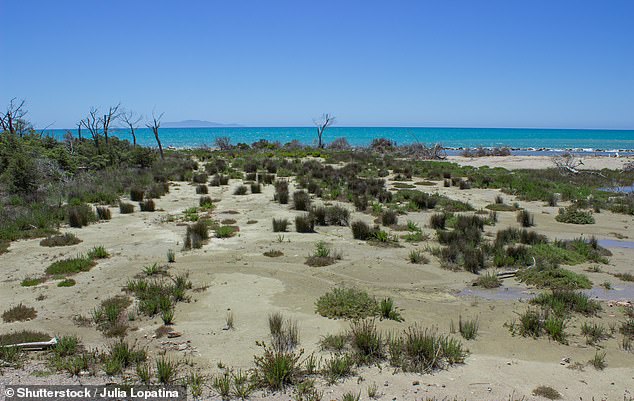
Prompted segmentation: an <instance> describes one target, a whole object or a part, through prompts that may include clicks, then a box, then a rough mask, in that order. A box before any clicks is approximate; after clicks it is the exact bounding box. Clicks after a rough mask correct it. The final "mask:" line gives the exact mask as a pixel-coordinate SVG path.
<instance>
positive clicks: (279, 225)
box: [273, 218, 290, 233]
mask: <svg viewBox="0 0 634 401" xmlns="http://www.w3.org/2000/svg"><path fill="white" fill-rule="evenodd" d="M289 224H290V222H289V221H288V219H275V218H274V219H273V232H274V233H278V232H286V229H287V227H288V225H289Z"/></svg>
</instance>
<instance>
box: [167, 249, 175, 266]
mask: <svg viewBox="0 0 634 401" xmlns="http://www.w3.org/2000/svg"><path fill="white" fill-rule="evenodd" d="M174 262H176V252H174V250H173V249H168V250H167V263H174Z"/></svg>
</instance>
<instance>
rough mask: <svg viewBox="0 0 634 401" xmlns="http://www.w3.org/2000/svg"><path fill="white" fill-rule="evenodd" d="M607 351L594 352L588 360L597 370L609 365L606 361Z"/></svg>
mask: <svg viewBox="0 0 634 401" xmlns="http://www.w3.org/2000/svg"><path fill="white" fill-rule="evenodd" d="M605 355H606V352H605V351H597V352H595V353H594V357H593V358H592V359H590V360H589V361H588V362H589V363H590V365H592V366H593V367H594V368H595V369H596V370H603V369H605V368H606V366H608V364H607V363H606V362H605Z"/></svg>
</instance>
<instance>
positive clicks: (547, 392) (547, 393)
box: [533, 386, 562, 400]
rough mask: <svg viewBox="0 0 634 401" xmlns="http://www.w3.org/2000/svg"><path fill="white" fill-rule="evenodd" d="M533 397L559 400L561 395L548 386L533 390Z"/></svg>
mask: <svg viewBox="0 0 634 401" xmlns="http://www.w3.org/2000/svg"><path fill="white" fill-rule="evenodd" d="M533 395H536V396H539V397H544V398H548V399H549V400H560V399H561V398H562V397H561V394H559V391H557V390H555V389H554V388H552V387H550V386H539V387H537V388H535V389H534V390H533Z"/></svg>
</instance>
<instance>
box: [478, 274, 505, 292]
mask: <svg viewBox="0 0 634 401" xmlns="http://www.w3.org/2000/svg"><path fill="white" fill-rule="evenodd" d="M475 285H477V286H479V287H482V288H497V287H499V286H501V285H502V280H500V278H499V277H498V276H497V274H495V273H488V272H487V273H486V274H484V275H480V276H478V278H477V279H476V281H475Z"/></svg>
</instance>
